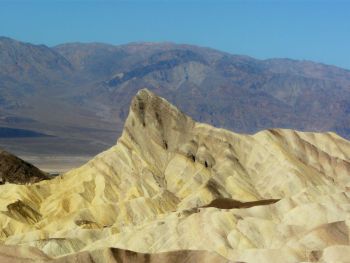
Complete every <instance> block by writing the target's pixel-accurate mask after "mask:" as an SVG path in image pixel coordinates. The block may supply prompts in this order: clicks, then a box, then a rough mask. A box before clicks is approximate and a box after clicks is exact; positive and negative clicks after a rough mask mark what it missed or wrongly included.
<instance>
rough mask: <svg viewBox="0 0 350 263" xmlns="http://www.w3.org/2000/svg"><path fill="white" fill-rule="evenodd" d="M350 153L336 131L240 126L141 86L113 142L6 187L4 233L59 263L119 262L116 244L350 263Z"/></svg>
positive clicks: (248, 258)
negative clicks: (86, 157)
mask: <svg viewBox="0 0 350 263" xmlns="http://www.w3.org/2000/svg"><path fill="white" fill-rule="evenodd" d="M349 157H350V142H348V141H346V140H345V139H343V138H341V137H339V136H337V135H336V134H334V133H324V134H321V133H305V132H297V131H293V130H282V129H275V130H266V131H262V132H259V133H257V134H254V135H244V134H237V133H233V132H230V131H227V130H223V129H217V128H214V127H212V126H210V125H207V124H202V123H197V122H194V121H193V120H192V119H191V118H190V117H188V116H186V115H185V114H184V113H182V112H181V111H179V110H178V109H177V108H176V107H174V106H172V105H171V104H169V103H168V102H167V101H166V100H165V99H162V98H160V97H157V96H156V95H155V94H153V93H152V92H150V91H148V90H141V91H139V92H138V93H137V95H136V96H135V97H134V99H133V100H132V104H131V107H130V112H129V116H128V118H127V120H126V123H125V127H124V130H123V134H122V136H121V137H120V138H119V140H118V142H117V144H116V145H115V146H113V147H112V148H110V149H109V150H107V151H105V152H103V153H101V154H99V155H98V156H96V157H95V158H94V159H92V160H91V161H90V162H88V163H87V164H85V165H83V166H82V167H80V168H78V169H75V170H72V171H70V172H68V173H66V174H64V175H62V176H60V177H57V178H55V179H53V180H50V181H43V182H39V183H37V184H34V185H29V186H15V185H3V186H0V190H1V191H0V211H1V212H0V226H1V232H0V239H1V241H2V242H3V243H4V244H6V245H15V246H32V247H36V248H37V249H39V250H41V251H42V252H43V253H45V254H46V255H47V257H49V258H54V259H56V260H60V259H62V257H64V256H67V257H75V256H76V257H85V256H86V257H89V258H90V259H91V258H92V259H93V260H94V261H92V262H115V261H114V260H115V258H113V257H110V256H108V255H110V253H112V254H113V252H111V251H113V249H112V250H111V248H119V249H127V250H133V251H136V252H139V253H146V254H153V253H162V252H171V251H193V250H195V251H208V253H214V254H211V255H213V257H215V259H213V261H212V262H219V261H218V260H219V259H218V258H220V257H222V258H225V260H227V261H233V262H235V261H240V262H305V261H309V262H310V261H312V262H346V260H347V258H348V257H349V255H350V254H349V253H350V247H349V220H348V219H349V215H350V210H349V201H350V192H349V186H350V163H349ZM101 251H102V252H101ZM33 253H34V252H33ZM35 253H38V252H35ZM96 253H97V254H96ZM101 253H102V254H103V255H104V256H94V255H101ZM106 253H107V254H106ZM108 253H109V254H108ZM186 253H189V252H186ZM186 253H185V254H186ZM191 253H192V252H191ZM198 253H199V252H198ZM203 253H204V252H203ZM217 254H218V255H220V256H218V255H217ZM193 256H195V255H193ZM198 256H199V257H202V253H199V255H198ZM152 257H155V258H157V256H156V254H155V255H154V256H152ZM217 257H218V258H217ZM180 258H181V257H180ZM180 258H179V259H178V260H177V261H181V260H180ZM204 258H207V256H204ZM182 259H183V258H182ZM67 260H68V259H67ZM183 261H184V260H183ZM195 261H196V260H195V259H193V260H192V262H195ZM58 262H59V261H58ZM63 262H65V261H63ZM68 262H69V261H68ZM169 262H171V261H170V260H169ZM189 262H191V260H190V261H189Z"/></svg>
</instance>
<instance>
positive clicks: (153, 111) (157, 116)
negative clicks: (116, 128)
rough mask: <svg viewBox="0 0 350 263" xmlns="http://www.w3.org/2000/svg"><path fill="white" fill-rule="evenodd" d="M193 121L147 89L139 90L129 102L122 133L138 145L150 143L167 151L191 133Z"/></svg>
mask: <svg viewBox="0 0 350 263" xmlns="http://www.w3.org/2000/svg"><path fill="white" fill-rule="evenodd" d="M193 125H194V121H193V120H192V119H191V118H190V117H188V116H186V115H185V114H184V113H182V112H181V111H180V110H179V109H178V108H176V107H175V106H173V105H172V104H170V103H169V102H168V101H167V100H165V99H163V98H161V97H159V96H157V95H156V94H154V93H153V92H151V91H149V90H148V89H141V90H139V91H138V92H137V94H136V96H135V97H134V98H133V99H132V102H131V106H130V111H129V116H128V118H127V120H126V123H125V127H124V132H127V133H128V134H129V135H130V136H131V137H132V138H133V139H134V140H137V142H138V143H139V144H144V143H145V140H146V143H147V142H148V140H153V141H154V142H156V143H157V144H159V145H161V146H162V147H163V148H165V149H168V148H172V146H173V145H174V144H175V143H177V142H178V140H179V137H184V136H186V134H187V133H188V132H189V131H190V130H191V129H192V127H193Z"/></svg>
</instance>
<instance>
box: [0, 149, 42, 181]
mask: <svg viewBox="0 0 350 263" xmlns="http://www.w3.org/2000/svg"><path fill="white" fill-rule="evenodd" d="M46 179H49V176H48V174H46V173H44V172H42V171H40V170H39V169H38V168H36V167H35V166H33V165H31V164H30V163H27V162H25V161H23V160H21V159H19V158H18V157H16V156H14V155H12V154H10V153H8V152H6V151H2V150H0V181H1V183H2V184H4V183H6V182H8V183H14V184H26V183H36V182H39V181H41V180H46Z"/></svg>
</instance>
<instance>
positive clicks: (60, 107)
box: [0, 37, 350, 155]
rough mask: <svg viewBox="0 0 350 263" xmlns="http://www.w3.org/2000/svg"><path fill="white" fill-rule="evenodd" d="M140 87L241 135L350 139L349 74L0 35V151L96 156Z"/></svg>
mask: <svg viewBox="0 0 350 263" xmlns="http://www.w3.org/2000/svg"><path fill="white" fill-rule="evenodd" d="M142 87H147V88H148V89H149V90H151V91H154V92H156V93H157V94H159V95H161V96H163V97H165V98H166V99H168V100H169V101H170V102H172V103H174V104H175V105H178V106H179V107H180V108H181V109H182V110H183V111H184V112H185V113H186V114H189V115H191V116H193V117H194V119H196V120H198V121H201V122H207V123H209V124H212V125H215V126H217V127H222V128H227V129H230V130H234V131H236V132H245V133H255V132H257V131H260V130H262V129H268V128H293V129H297V130H303V131H334V132H336V133H338V134H340V135H341V136H343V137H345V138H350V118H349V113H350V71H349V70H346V69H341V68H338V67H335V66H329V65H324V64H320V63H315V62H311V61H298V60H291V59H267V60H259V59H254V58H252V57H248V56H240V55H232V54H229V53H225V52H221V51H218V50H214V49H211V48H205V47H197V46H192V45H184V44H173V43H130V44H126V45H119V46H115V45H108V44H102V43H68V44H62V45H58V46H54V47H47V46H45V45H34V44H30V43H24V42H20V41H16V40H13V39H10V38H6V37H1V38H0V130H2V131H3V132H0V136H1V135H2V136H1V138H0V146H2V147H3V148H5V149H8V150H11V151H13V152H15V153H17V154H20V153H36V154H39V153H43V154H57V153H62V154H67V153H70V154H87V155H93V154H96V153H98V152H100V151H102V150H104V149H106V148H108V147H109V146H110V145H112V144H113V143H114V142H115V140H116V138H117V137H118V135H120V133H121V131H122V127H123V123H124V121H125V119H126V116H127V108H128V105H129V103H130V101H131V98H132V96H133V95H134V94H135V93H136V92H137V90H139V89H140V88H142ZM18 134H20V135H22V136H19V135H18Z"/></svg>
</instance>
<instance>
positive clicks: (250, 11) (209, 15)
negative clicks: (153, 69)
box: [0, 0, 350, 69]
mask: <svg viewBox="0 0 350 263" xmlns="http://www.w3.org/2000/svg"><path fill="white" fill-rule="evenodd" d="M0 35H2V36H8V37H11V38H15V39H18V40H22V41H26V42H32V43H40V44H46V45H49V46H52V45H56V44H59V43H64V42H77V41H78V42H106V43H111V44H124V43H127V42H134V41H171V42H176V43H189V44H196V45H200V46H208V47H212V48H215V49H219V50H223V51H228V52H230V53H234V54H244V55H249V56H253V57H256V58H274V57H284V58H286V57H288V58H294V59H307V60H314V61H318V62H323V63H326V64H332V65H337V66H340V67H344V68H347V69H350V0H348V1H345V0H344V1H337V0H329V1H321V0H319V1H316V0H304V1H301V0H294V1H292V0H290V1H285V0H281V1H263V0H260V1H257V0H256V1H253V0H245V1H234V0H231V1H229V0H226V1H225V0H187V1H185V0H114V1H113V0H110V1H107V0H85V1H83V0H80V1H79V0H69V1H68V0H21V1H20V0H0Z"/></svg>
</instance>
